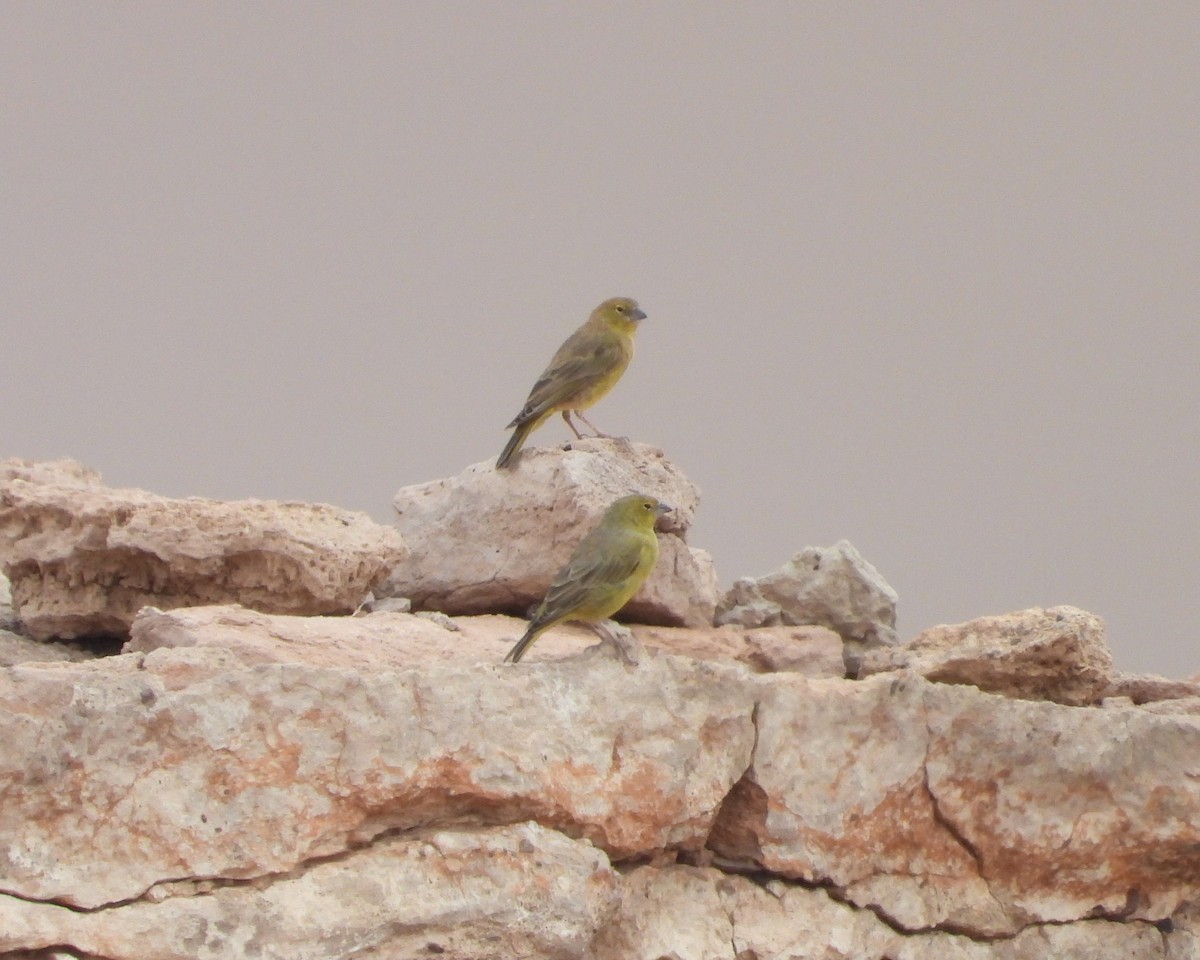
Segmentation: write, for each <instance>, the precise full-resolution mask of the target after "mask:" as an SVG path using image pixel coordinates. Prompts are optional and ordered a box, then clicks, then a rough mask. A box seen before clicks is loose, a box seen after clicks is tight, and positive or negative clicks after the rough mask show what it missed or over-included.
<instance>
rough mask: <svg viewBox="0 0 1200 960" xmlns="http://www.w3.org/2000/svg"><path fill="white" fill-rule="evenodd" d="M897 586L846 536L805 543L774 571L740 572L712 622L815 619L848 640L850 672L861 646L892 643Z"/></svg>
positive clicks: (744, 623) (794, 623)
mask: <svg viewBox="0 0 1200 960" xmlns="http://www.w3.org/2000/svg"><path fill="white" fill-rule="evenodd" d="M896 600H897V597H896V591H895V590H893V589H892V588H891V587H890V586H888V584H887V581H885V580H884V579H883V577H881V576H880V575H879V571H878V570H876V569H875V568H874V567H873V566H871V564H870V563H868V562H867V561H866V560H864V559H863V557H862V555H861V554H860V553H859V552H858V551H857V550H855V549H854V545H853V544H851V543H850V542H849V541H848V540H839V541H838V542H837V543H835V544H834V545H833V546H832V547H806V548H805V549H804V550H802V551H801V552H800V553H798V554H796V555H795V556H794V557H793V558H792V559H791V560H789V561H788V562H787V563H785V564H784V565H783V566H782V567H780V568H779V569H778V570H776V571H775V572H774V573H769V574H767V575H766V576H765V577H758V578H751V577H742V578H740V579H738V580H736V581H734V584H733V587H731V588H730V590H729V592H728V593H726V594H725V596H724V597H723V598H722V599H721V602H720V604H719V605H718V607H717V615H716V623H718V624H738V625H739V626H744V627H758V626H770V625H773V624H787V625H790V626H803V625H806V624H815V625H818V626H823V627H828V628H829V629H830V630H833V631H834V632H835V633H837V634H839V635H840V636H841V637H842V639H843V640H844V641H845V642H846V655H847V667H848V668H849V669H850V671H851V672H852V673H853V672H854V671H855V670H856V669H857V661H858V658H859V657H860V656H861V654H862V651H864V650H867V649H871V648H874V647H878V646H881V645H883V646H890V645H892V644H895V643H896Z"/></svg>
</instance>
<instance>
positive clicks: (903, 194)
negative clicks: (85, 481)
mask: <svg viewBox="0 0 1200 960" xmlns="http://www.w3.org/2000/svg"><path fill="white" fill-rule="evenodd" d="M0 24H2V29H0V91H2V92H0V122H2V124H3V131H4V134H3V144H2V146H0V202H2V204H3V208H2V217H3V224H4V227H3V230H2V231H0V243H2V244H3V249H2V250H0V263H3V267H2V268H0V269H2V270H3V274H4V277H3V282H2V283H0V322H2V323H3V340H2V343H3V348H2V350H0V410H3V417H2V419H0V425H2V428H3V429H2V430H0V454H3V455H15V456H25V457H38V458H45V457H57V456H62V455H70V456H74V457H76V458H78V459H80V460H82V461H84V462H86V463H87V464H89V465H91V466H93V467H96V468H97V469H99V470H100V471H101V472H102V473H103V475H104V477H105V479H106V481H107V482H109V483H111V484H114V485H122V486H140V487H144V488H147V489H150V490H154V491H156V492H159V493H163V494H168V495H189V494H197V495H204V496H211V497H220V498H235V497H248V496H257V497H269V498H281V499H288V498H295V499H306V500H319V501H326V502H331V503H336V504H340V505H342V506H347V507H355V508H359V509H364V510H366V511H368V512H369V513H371V514H372V515H373V516H375V517H376V518H377V519H380V520H384V521H387V520H388V519H389V516H388V514H389V506H388V505H389V500H390V497H391V495H392V493H393V492H394V491H395V490H396V489H397V488H398V487H400V486H402V485H404V484H408V483H414V482H418V481H422V480H427V479H432V478H435V477H439V476H444V475H448V474H451V473H456V472H458V471H459V470H461V469H462V468H463V467H465V466H466V465H468V464H470V463H473V462H476V461H480V460H484V459H488V458H492V457H495V455H496V454H497V453H498V452H499V450H500V448H501V446H502V445H503V442H504V438H505V433H504V431H503V426H504V424H505V423H507V422H508V420H509V418H510V417H511V416H512V415H513V414H514V413H515V412H516V411H517V409H518V408H519V407H520V405H521V402H522V401H523V400H524V398H525V395H526V393H527V391H528V389H529V387H530V386H531V384H532V382H533V379H534V377H535V376H536V374H537V373H538V372H539V371H540V370H541V369H542V367H543V365H544V364H545V363H546V361H547V360H548V359H549V357H550V355H551V353H552V352H553V351H554V349H555V348H556V347H557V346H558V344H559V343H560V342H561V340H562V339H563V338H564V337H565V336H566V335H567V334H568V333H569V332H570V331H571V330H572V329H573V328H574V327H575V326H576V325H577V324H578V323H579V322H581V321H582V320H583V319H584V317H585V316H586V315H587V313H588V312H589V311H590V309H591V308H592V307H593V306H594V305H595V304H596V303H597V302H599V301H600V300H601V299H603V298H605V297H608V296H613V295H618V294H620V295H627V296H633V297H636V298H638V300H639V301H640V302H641V304H642V306H643V308H644V309H645V310H646V311H647V313H648V314H649V319H648V320H646V321H645V323H644V324H643V325H642V330H641V333H640V335H639V343H638V355H637V357H636V358H635V360H634V362H633V365H632V366H631V367H630V370H629V372H628V373H627V375H626V377H625V379H624V380H623V381H622V382H621V384H620V385H619V387H618V388H617V389H616V390H615V391H614V392H613V393H612V394H611V395H610V396H609V397H608V398H606V399H605V400H604V401H602V402H601V403H600V404H599V405H598V406H597V407H595V408H594V410H593V411H592V412H591V413H590V414H589V416H590V417H591V419H592V420H594V421H595V422H596V423H597V425H598V426H600V427H601V428H602V429H605V430H608V431H609V432H614V433H621V434H627V435H629V436H630V437H632V438H634V439H638V440H642V441H646V442H650V443H654V444H657V445H659V446H661V447H663V449H664V450H665V451H666V453H667V455H668V456H669V457H670V458H671V459H672V460H674V461H675V462H676V463H677V464H678V465H679V466H680V467H681V468H682V469H683V470H684V471H685V472H686V473H687V474H688V475H689V476H690V477H691V478H692V479H694V480H695V481H696V482H697V483H699V484H700V486H701V488H702V490H703V494H704V498H703V503H702V505H701V510H700V515H699V518H698V521H697V524H696V526H695V527H694V528H693V536H692V543H693V544H694V545H697V546H702V547H705V548H707V549H709V550H711V551H712V553H713V554H714V556H715V557H716V562H717V569H718V572H719V574H720V576H721V579H722V582H723V583H725V584H728V583H729V582H731V581H732V580H733V579H734V578H735V577H737V576H741V575H745V574H760V573H765V572H767V571H769V570H771V569H774V568H775V567H777V566H778V565H779V564H781V563H782V562H783V561H785V560H786V559H788V558H789V557H790V556H791V555H792V554H793V553H794V552H796V551H798V550H799V549H801V548H802V547H804V546H806V545H809V544H829V543H832V542H833V541H835V540H837V539H839V538H841V537H846V538H848V539H850V540H851V541H852V542H853V543H854V544H855V545H856V546H857V547H858V548H859V549H860V550H861V551H862V553H863V554H864V555H865V556H866V557H868V558H869V559H870V560H871V561H872V562H873V563H875V565H876V566H877V567H878V568H879V569H880V571H881V572H882V573H883V575H884V576H885V577H886V578H887V579H888V580H889V581H890V582H891V583H892V585H893V586H894V587H895V588H896V589H897V591H898V592H899V594H900V624H899V627H900V633H901V635H902V636H904V637H906V638H907V637H909V636H911V635H913V634H914V633H916V632H917V631H918V630H920V629H923V628H924V627H927V626H929V625H931V624H934V623H939V622H953V621H957V620H964V619H968V618H971V617H974V616H981V615H984V614H991V613H1002V612H1005V611H1008V610H1013V609H1019V608H1022V607H1026V606H1033V605H1051V604H1057V603H1072V604H1075V605H1078V606H1081V607H1084V608H1086V609H1088V610H1091V611H1094V612H1096V613H1099V614H1101V615H1102V616H1104V617H1105V618H1106V619H1107V621H1108V624H1109V635H1110V642H1111V644H1112V647H1113V649H1114V652H1115V655H1116V657H1117V661H1118V665H1119V666H1120V667H1122V668H1124V669H1130V670H1142V669H1146V670H1155V671H1159V672H1165V673H1168V674H1172V675H1183V674H1189V673H1193V672H1195V671H1197V670H1200V652H1198V651H1197V649H1196V648H1197V641H1196V639H1195V637H1194V633H1195V629H1196V628H1195V624H1196V623H1197V622H1198V621H1200V591H1198V590H1197V580H1198V579H1200V521H1198V511H1197V477H1198V476H1200V464H1198V463H1197V459H1198V458H1197V450H1198V448H1200V382H1198V378H1197V354H1198V352H1200V332H1198V331H1200V326H1198V318H1200V289H1198V286H1197V277H1198V276H1200V121H1198V120H1197V118H1198V117H1200V68H1197V66H1196V63H1197V59H1196V51H1197V50H1200V16H1198V15H1197V8H1196V6H1195V4H1194V3H1191V2H1180V3H1153V2H1152V3H1142V4H1119V3H1091V2H1089V3H1056V4H1043V3H1026V2H1018V3H1005V4H982V3H972V4H964V3H960V2H947V3H844V2H834V3H758V4H755V3H750V4H715V3H711V4H709V3H643V2H637V3H605V4H573V3H560V4H533V3H506V4H493V3H433V2H429V3H326V4H301V3H293V2H288V3H236V4H235V3H222V2H216V3H203V4H197V3H168V2H159V0H155V2H143V3H106V4H87V3H53V2H39V3H8V4H5V5H3V7H0ZM567 436H568V434H567V431H566V429H565V427H563V426H562V424H561V422H556V423H554V424H553V425H548V426H546V427H544V428H543V429H542V430H540V431H538V432H537V433H536V434H535V435H534V437H533V439H532V441H531V442H532V443H533V444H536V445H544V444H549V443H554V442H559V441H561V440H564V439H566V437H567Z"/></svg>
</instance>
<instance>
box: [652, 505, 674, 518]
mask: <svg viewBox="0 0 1200 960" xmlns="http://www.w3.org/2000/svg"><path fill="white" fill-rule="evenodd" d="M674 509H675V508H674V507H668V506H667V505H666V504H665V503H660V504H659V505H658V506H657V507H655V508H654V515H655V516H656V517H665V516H666V515H667V514H668V513H670V512H671V511H672V510H674Z"/></svg>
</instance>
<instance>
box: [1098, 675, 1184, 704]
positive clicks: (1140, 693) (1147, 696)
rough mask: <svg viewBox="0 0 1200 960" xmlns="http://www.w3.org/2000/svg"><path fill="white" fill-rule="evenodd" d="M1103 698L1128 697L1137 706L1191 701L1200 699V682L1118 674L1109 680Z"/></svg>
mask: <svg viewBox="0 0 1200 960" xmlns="http://www.w3.org/2000/svg"><path fill="white" fill-rule="evenodd" d="M1103 696H1104V697H1106V698H1108V697H1128V698H1129V699H1130V701H1131V702H1133V703H1137V704H1143V703H1159V702H1162V701H1169V700H1184V699H1191V698H1195V697H1200V682H1198V681H1195V680H1170V679H1168V678H1167V677H1158V676H1155V675H1154V674H1151V673H1117V674H1115V675H1113V676H1112V678H1111V679H1110V680H1109V682H1108V686H1107V687H1106V688H1105V689H1104V693H1103Z"/></svg>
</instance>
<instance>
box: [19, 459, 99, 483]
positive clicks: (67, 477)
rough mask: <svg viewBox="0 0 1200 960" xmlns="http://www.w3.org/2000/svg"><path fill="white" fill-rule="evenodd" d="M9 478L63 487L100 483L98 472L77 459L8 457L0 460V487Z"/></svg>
mask: <svg viewBox="0 0 1200 960" xmlns="http://www.w3.org/2000/svg"><path fill="white" fill-rule="evenodd" d="M10 480H24V481H25V482H27V483H49V484H54V485H55V486H64V487H95V486H99V485H100V474H99V473H97V472H96V471H95V470H93V469H92V468H91V467H85V466H84V465H83V464H82V463H80V462H79V461H77V460H22V459H21V458H19V457H10V458H9V459H7V460H0V487H3V486H5V485H7V483H8V482H9V481H10Z"/></svg>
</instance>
